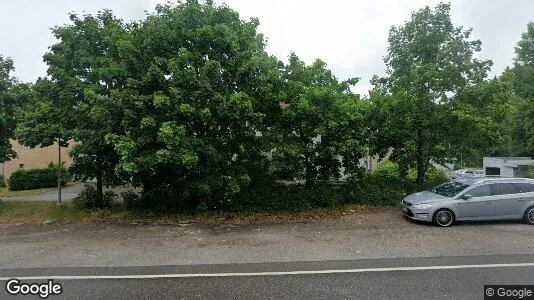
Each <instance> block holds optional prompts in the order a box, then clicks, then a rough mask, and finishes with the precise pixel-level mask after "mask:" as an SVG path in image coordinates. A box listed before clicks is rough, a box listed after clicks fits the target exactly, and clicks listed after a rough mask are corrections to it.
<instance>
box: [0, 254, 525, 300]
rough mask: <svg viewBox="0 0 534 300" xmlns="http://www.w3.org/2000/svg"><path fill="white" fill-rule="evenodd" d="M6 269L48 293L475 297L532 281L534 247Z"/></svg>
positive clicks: (8, 274) (169, 296) (1, 295)
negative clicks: (462, 253) (505, 251)
mask: <svg viewBox="0 0 534 300" xmlns="http://www.w3.org/2000/svg"><path fill="white" fill-rule="evenodd" d="M28 276H32V277H36V276H37V277H38V278H28ZM12 277H15V278H20V279H21V280H22V281H23V282H28V283H30V282H45V280H44V279H45V278H52V279H54V281H55V282H56V283H60V284H61V285H62V287H63V293H62V294H61V295H59V296H51V297H50V298H49V299H325V298H331V299H356V298H359V299H370V298H372V299H384V298H389V299H483V297H484V285H487V284H516V285H517V284H525V285H534V255H500V256H468V257H440V258H417V259H380V260H350V261H322V262H317V261H316V262H295V263H261V264H227V265H189V266H158V267H112V268H42V269H11V270H0V278H2V285H3V286H5V282H6V281H5V280H6V279H8V278H12ZM25 278H26V279H25ZM8 296H9V295H8V294H7V293H6V291H5V288H3V289H2V291H1V292H0V298H2V299H4V298H10V297H8ZM34 298H35V299H37V297H34Z"/></svg>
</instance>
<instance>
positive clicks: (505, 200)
mask: <svg viewBox="0 0 534 300" xmlns="http://www.w3.org/2000/svg"><path fill="white" fill-rule="evenodd" d="M490 190H491V194H492V195H493V196H495V197H496V200H495V204H496V205H495V212H496V214H495V215H496V217H497V218H499V219H507V218H515V217H517V215H518V214H520V211H521V209H522V207H523V203H524V201H525V198H524V196H525V195H524V193H521V191H520V190H519V189H518V188H517V186H516V185H514V184H513V183H504V182H501V183H494V184H491V185H490Z"/></svg>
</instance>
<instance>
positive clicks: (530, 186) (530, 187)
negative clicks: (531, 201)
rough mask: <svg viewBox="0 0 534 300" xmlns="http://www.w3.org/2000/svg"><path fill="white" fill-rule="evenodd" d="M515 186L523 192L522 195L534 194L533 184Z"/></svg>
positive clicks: (517, 184) (516, 184)
mask: <svg viewBox="0 0 534 300" xmlns="http://www.w3.org/2000/svg"><path fill="white" fill-rule="evenodd" d="M514 185H515V186H516V187H517V188H518V189H519V190H520V191H521V193H530V192H534V184H532V183H514Z"/></svg>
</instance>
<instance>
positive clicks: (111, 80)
mask: <svg viewBox="0 0 534 300" xmlns="http://www.w3.org/2000/svg"><path fill="white" fill-rule="evenodd" d="M70 20H71V22H72V24H69V25H64V26H58V27H55V28H54V29H53V30H52V31H53V33H54V35H55V37H56V38H57V39H58V43H56V44H55V45H53V46H51V47H50V51H49V52H48V53H46V54H45V55H44V61H45V62H46V63H47V65H48V75H49V77H48V78H45V79H40V80H39V81H38V82H37V83H36V86H35V91H36V97H37V103H36V105H32V106H31V107H28V108H27V109H26V110H25V111H24V112H23V113H22V114H21V120H22V121H21V123H20V125H19V127H18V129H17V136H18V138H19V139H20V140H21V141H22V143H23V144H25V145H27V146H30V147H37V146H42V147H44V146H49V145H51V144H52V143H54V141H56V140H60V141H61V142H62V144H65V141H67V140H69V139H73V140H74V141H75V142H76V145H75V146H74V149H73V151H72V152H71V156H72V157H73V159H74V164H73V167H72V170H73V171H74V175H75V176H76V177H77V178H79V179H92V178H96V181H97V191H98V193H97V195H98V198H99V199H97V201H96V203H97V205H107V204H106V203H102V201H101V200H102V199H103V198H102V194H103V192H102V189H103V185H104V184H105V185H110V184H115V183H117V182H118V178H117V177H116V176H115V170H114V169H115V166H116V164H117V162H118V155H117V153H116V152H115V149H114V147H113V146H111V145H110V144H108V143H106V142H105V136H106V135H107V134H110V133H114V132H120V131H119V130H120V128H121V120H122V118H121V115H120V113H121V111H120V110H119V109H117V108H118V107H119V106H118V105H117V103H115V102H113V101H114V100H113V99H114V98H113V97H112V94H113V93H119V92H120V91H121V89H123V88H124V87H125V85H126V78H128V73H127V70H128V68H126V67H125V65H126V64H127V63H128V62H129V61H128V59H129V58H131V55H132V47H131V45H132V44H131V41H130V40H129V38H130V37H131V35H130V34H129V28H128V27H127V26H126V25H125V24H123V22H122V21H121V20H120V19H118V18H116V17H115V16H114V15H113V14H112V13H111V11H108V10H105V11H102V12H99V13H98V14H97V15H95V16H93V15H84V16H82V17H80V16H78V15H76V14H71V15H70ZM104 181H106V182H105V183H104Z"/></svg>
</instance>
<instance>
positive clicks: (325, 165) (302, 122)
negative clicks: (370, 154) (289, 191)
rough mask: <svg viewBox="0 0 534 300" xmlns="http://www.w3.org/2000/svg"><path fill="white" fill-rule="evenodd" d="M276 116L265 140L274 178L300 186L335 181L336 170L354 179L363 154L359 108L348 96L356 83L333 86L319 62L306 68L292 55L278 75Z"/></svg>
mask: <svg viewBox="0 0 534 300" xmlns="http://www.w3.org/2000/svg"><path fill="white" fill-rule="evenodd" d="M282 81H283V83H282V86H283V92H282V96H281V99H283V100H284V101H283V102H282V103H281V108H280V110H281V114H279V115H278V116H276V115H274V116H273V119H274V120H275V121H276V124H274V125H273V126H272V127H270V128H269V131H268V135H269V136H270V138H272V140H273V141H274V143H273V144H272V147H273V151H271V154H272V160H273V166H274V169H275V170H278V172H279V174H280V175H279V176H284V177H289V178H291V179H293V178H296V179H298V180H305V181H306V184H307V185H311V184H313V183H315V182H317V180H328V179H329V178H331V177H334V178H339V176H340V174H339V173H340V172H339V170H340V168H342V167H343V168H344V169H345V172H346V173H348V174H351V173H352V174H355V173H358V172H357V171H358V162H359V159H360V158H362V157H363V155H364V153H365V147H364V139H363V128H364V125H363V124H362V123H363V109H364V104H363V103H362V102H361V101H360V99H359V96H358V95H356V94H353V93H352V92H351V91H350V87H351V86H352V85H354V84H356V83H357V81H358V79H357V78H352V79H348V80H346V81H342V82H340V81H338V80H337V78H335V77H334V76H333V75H332V72H331V71H330V70H328V69H327V68H326V64H325V63H324V62H323V61H321V60H316V61H315V62H314V63H313V64H312V65H310V66H306V65H305V63H304V62H303V61H301V60H300V59H299V58H298V57H297V56H296V55H295V54H291V56H290V58H289V64H288V65H287V66H285V68H284V71H283V72H282Z"/></svg>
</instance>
